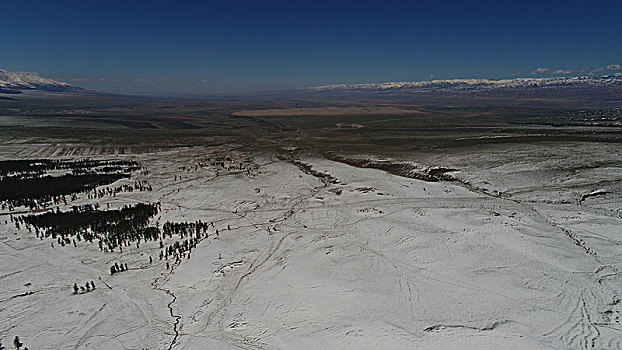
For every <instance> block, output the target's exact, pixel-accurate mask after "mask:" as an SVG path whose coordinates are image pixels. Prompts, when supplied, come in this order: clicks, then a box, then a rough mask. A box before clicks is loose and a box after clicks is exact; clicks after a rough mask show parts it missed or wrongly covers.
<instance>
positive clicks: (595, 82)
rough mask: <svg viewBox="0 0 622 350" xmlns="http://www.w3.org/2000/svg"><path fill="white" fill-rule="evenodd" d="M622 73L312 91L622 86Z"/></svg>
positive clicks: (333, 87)
mask: <svg viewBox="0 0 622 350" xmlns="http://www.w3.org/2000/svg"><path fill="white" fill-rule="evenodd" d="M620 85H622V75H619V74H615V75H604V76H576V77H548V78H513V79H435V80H426V81H410V82H385V83H361V84H330V85H322V86H315V87H310V88H309V90H311V91H421V92H425V91H448V92H450V91H451V92H483V91H492V90H499V89H509V88H534V87H560V86H620Z"/></svg>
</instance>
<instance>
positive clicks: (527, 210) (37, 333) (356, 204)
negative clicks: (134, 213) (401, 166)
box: [0, 143, 622, 349]
mask: <svg viewBox="0 0 622 350" xmlns="http://www.w3.org/2000/svg"><path fill="white" fill-rule="evenodd" d="M231 148H234V147H231ZM218 152H224V153H226V154H228V155H231V156H232V157H234V158H235V159H238V160H242V159H246V158H249V157H250V159H252V162H253V163H254V164H256V165H257V166H258V168H257V171H256V172H253V173H252V174H249V173H248V172H237V171H225V170H222V169H217V168H215V167H203V168H201V167H199V168H197V169H196V170H195V168H194V165H195V164H196V162H197V161H196V160H197V158H198V157H204V156H206V155H210V154H216V153H218ZM620 155H622V147H621V146H620V145H616V144H601V143H551V144H547V143H541V144H502V145H487V146H478V147H475V148H468V149H464V150H452V151H443V150H439V151H429V152H413V153H412V154H401V155H399V157H397V158H399V160H400V161H410V162H417V163H419V164H422V165H424V166H443V167H449V168H454V169H457V171H455V172H452V173H451V174H452V175H453V176H455V177H456V178H458V179H461V180H463V181H468V183H470V184H471V186H465V185H464V184H463V183H459V182H445V181H441V182H424V181H420V180H414V179H410V178H404V177H399V176H395V175H392V174H389V173H387V172H384V171H381V170H376V169H362V168H356V167H352V166H349V165H345V164H342V163H338V162H334V161H329V160H326V159H323V158H319V157H311V156H309V157H305V156H300V157H297V156H295V157H294V158H295V159H298V160H300V161H302V162H304V163H306V164H309V165H311V166H312V167H313V169H314V170H316V171H318V172H323V173H327V174H330V175H331V176H333V177H335V178H336V179H337V180H338V183H329V184H325V183H324V182H322V181H321V180H320V179H319V178H317V177H314V176H312V175H310V174H308V173H305V172H303V171H301V169H299V168H298V167H296V166H295V165H293V164H292V163H291V162H290V161H288V160H285V159H284V158H283V157H276V155H271V154H253V153H250V152H249V153H245V152H244V151H243V150H237V151H227V150H226V149H215V148H204V147H194V148H181V149H176V150H173V151H163V152H154V153H142V154H133V155H118V156H106V159H110V158H111V157H115V158H120V159H129V158H131V159H134V160H137V161H139V162H141V163H142V164H143V165H144V166H145V167H146V168H147V169H148V170H149V171H150V173H149V174H147V175H140V174H137V175H135V176H133V178H132V179H131V180H120V181H119V183H123V182H124V181H134V180H137V179H138V180H146V181H149V183H150V184H151V185H152V186H153V189H154V190H153V191H152V192H132V193H121V194H118V195H117V196H116V197H105V198H100V199H97V200H89V199H86V195H85V194H81V195H80V196H79V198H78V200H76V201H74V202H72V203H69V204H68V206H71V205H72V204H83V203H94V202H98V203H99V204H100V205H105V204H110V205H111V207H113V208H118V207H120V206H122V205H125V204H136V203H137V202H161V203H162V212H161V213H160V214H158V215H157V216H156V217H155V218H154V219H153V220H154V223H155V222H156V220H157V222H159V224H160V225H161V224H163V223H164V222H165V221H167V220H168V221H172V222H179V221H195V220H202V221H205V222H213V223H214V227H213V228H210V230H209V233H210V235H209V236H208V238H207V239H205V240H203V241H201V242H200V243H199V245H198V246H197V248H196V249H194V250H193V251H192V255H191V258H190V259H184V260H183V261H182V262H181V263H180V264H178V265H174V266H173V267H172V268H170V269H168V270H167V269H166V265H165V262H164V261H161V260H159V259H158V258H157V257H158V254H159V252H160V248H159V246H158V243H157V242H149V243H145V244H141V245H140V248H136V247H128V248H127V249H124V250H123V253H120V252H118V251H115V252H114V253H102V252H100V251H99V249H98V247H97V244H89V243H84V242H80V243H78V246H77V247H76V248H74V247H73V246H71V245H68V246H65V247H59V246H56V245H55V247H52V246H51V242H53V241H52V240H51V239H44V240H39V239H37V238H36V237H35V235H34V234H33V233H30V232H28V231H27V230H25V229H24V228H22V229H21V230H18V229H16V227H15V226H14V225H12V223H11V222H10V221H7V222H6V223H5V220H9V215H10V214H12V215H18V212H19V211H25V209H24V208H21V209H20V208H17V209H16V210H15V211H14V212H8V211H3V212H2V215H1V219H2V220H1V222H0V226H1V230H0V338H1V339H2V343H3V345H5V346H7V347H8V346H9V344H11V342H12V339H13V337H14V336H15V335H19V336H20V338H21V340H22V341H23V342H24V344H25V346H27V347H28V348H29V349H592V348H594V349H620V348H622V325H620V314H621V312H622V303H620V299H621V298H622V278H621V276H620V271H621V269H622V260H621V258H622V245H621V243H622V229H621V227H622V225H621V224H622V218H621V216H622V189H621V186H622V185H621V184H622V157H621V156H620ZM1 156H2V157H3V158H4V159H14V155H13V154H11V153H10V152H5V154H2V155H1ZM76 157H78V156H76ZM91 157H93V158H98V156H97V155H92V156H91ZM363 157H364V155H363ZM102 158H103V157H102ZM182 166H185V167H186V169H187V168H190V169H192V170H191V171H186V170H181V169H180V167H182ZM474 188H475V189H477V190H474ZM597 190H601V191H604V192H607V194H605V195H600V196H592V197H586V198H584V200H582V201H580V199H581V196H582V195H585V194H588V193H591V192H594V191H597ZM64 208H66V207H64ZM61 209H63V207H61ZM228 226H229V227H230V229H228ZM216 229H218V230H219V235H218V236H217V235H216V234H215V230H216ZM175 239H176V238H175V237H173V238H171V239H169V241H168V242H167V244H168V243H169V242H172V241H174V240H175ZM149 256H151V257H152V258H153V263H149ZM115 261H122V262H126V263H127V264H128V266H129V268H130V270H129V271H127V272H124V273H120V274H115V275H113V276H111V275H110V274H109V266H110V265H111V264H113V263H114V262H115ZM90 280H93V281H95V283H96V284H97V289H96V290H95V291H93V292H90V293H84V294H77V295H74V294H73V293H72V286H73V284H74V283H76V282H77V283H79V284H80V283H83V282H84V281H90ZM104 282H105V283H104ZM106 284H107V285H108V286H106ZM30 292H32V293H30Z"/></svg>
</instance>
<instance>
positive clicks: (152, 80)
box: [0, 1, 622, 95]
mask: <svg viewBox="0 0 622 350" xmlns="http://www.w3.org/2000/svg"><path fill="white" fill-rule="evenodd" d="M621 10H622V2H619V1H617V2H613V1H597V2H591V3H589V4H588V3H580V2H561V1H550V2H547V3H546V4H539V3H537V2H522V3H520V4H503V3H500V2H493V1H477V2H469V3H468V4H466V3H463V2H451V1H445V2H442V3H438V2H428V1H423V2H418V3H417V4H411V3H399V2H389V3H387V2H383V3H382V4H381V3H380V2H343V1H342V2H338V3H328V2H297V3H288V2H276V1H273V2H257V1H241V2H236V3H223V2H200V3H194V2H184V3H182V4H177V5H171V4H168V3H166V2H157V1H156V2H141V1H135V2H131V3H130V4H127V3H124V2H116V1H113V2H105V3H104V2H88V3H85V2H81V1H57V2H53V3H51V2H50V3H47V2H34V1H5V2H4V3H3V11H2V12H1V13H0V47H2V48H3V50H2V52H1V53H0V68H2V69H6V70H9V71H34V72H38V73H39V74H41V75H42V76H44V77H50V78H55V79H59V80H62V81H66V82H69V83H72V84H74V85H77V86H81V87H85V88H88V89H93V90H98V91H103V92H120V93H138V94H180V95H184V94H185V95H188V94H197V95H200V94H210V93H219V92H224V93H230V92H245V91H264V90H288V89H296V88H303V87H308V86H316V85H325V84H335V83H348V84H350V83H366V82H387V81H420V80H430V79H452V78H489V79H500V78H513V77H544V76H560V75H590V74H595V75H604V74H615V73H619V72H622V67H621V66H620V64H622V38H621V37H620V36H619V34H618V33H620V32H622V21H619V20H618V18H617V15H618V14H619V13H620V12H621Z"/></svg>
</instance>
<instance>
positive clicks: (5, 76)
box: [0, 69, 75, 90]
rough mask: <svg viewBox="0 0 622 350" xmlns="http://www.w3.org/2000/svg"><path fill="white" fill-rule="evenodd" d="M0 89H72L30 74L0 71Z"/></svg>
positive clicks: (60, 83) (55, 81)
mask: <svg viewBox="0 0 622 350" xmlns="http://www.w3.org/2000/svg"><path fill="white" fill-rule="evenodd" d="M0 88H6V89H17V90H21V89H28V90H31V89H44V90H45V89H74V88H75V87H73V86H72V85H71V84H68V83H65V82H62V81H58V80H54V79H48V78H43V77H40V76H39V75H38V74H37V73H32V72H9V71H6V70H3V69H0Z"/></svg>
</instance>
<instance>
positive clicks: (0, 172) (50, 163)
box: [0, 159, 141, 180]
mask: <svg viewBox="0 0 622 350" xmlns="http://www.w3.org/2000/svg"><path fill="white" fill-rule="evenodd" d="M139 169H141V166H140V164H139V163H138V162H135V161H127V160H93V159H80V160H75V161H67V160H58V159H32V160H4V161H0V180H3V179H5V178H9V177H15V178H20V179H23V178H29V177H37V176H42V175H43V174H45V173H46V172H47V171H50V170H68V171H69V170H70V171H72V173H73V174H84V173H87V172H93V171H97V172H104V173H110V172H116V171H118V172H123V173H130V172H132V171H136V170H139Z"/></svg>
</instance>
